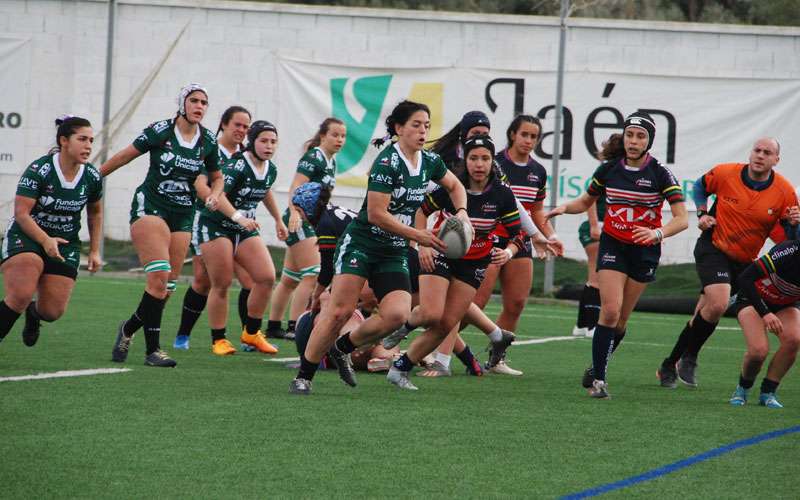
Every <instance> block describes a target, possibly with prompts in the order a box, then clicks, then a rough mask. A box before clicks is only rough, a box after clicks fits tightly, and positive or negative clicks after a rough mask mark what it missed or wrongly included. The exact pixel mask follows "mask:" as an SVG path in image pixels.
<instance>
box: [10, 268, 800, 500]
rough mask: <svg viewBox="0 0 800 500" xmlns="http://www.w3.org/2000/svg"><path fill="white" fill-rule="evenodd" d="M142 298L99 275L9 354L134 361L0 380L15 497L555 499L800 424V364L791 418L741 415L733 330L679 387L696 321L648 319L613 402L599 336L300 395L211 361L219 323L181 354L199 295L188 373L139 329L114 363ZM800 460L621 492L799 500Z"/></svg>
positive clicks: (548, 332)
mask: <svg viewBox="0 0 800 500" xmlns="http://www.w3.org/2000/svg"><path fill="white" fill-rule="evenodd" d="M142 287H143V283H142V282H141V281H138V280H124V279H109V278H102V277H81V278H80V279H79V281H78V284H77V287H76V289H75V292H74V295H73V299H72V302H71V303H70V306H69V310H68V311H67V313H66V315H65V316H64V317H63V318H62V319H61V320H59V321H57V322H55V323H52V324H45V325H44V327H43V333H42V338H41V339H40V341H39V343H38V344H37V345H36V346H35V347H34V348H26V347H25V346H23V345H22V342H21V341H20V330H21V328H22V320H20V321H19V323H18V324H17V325H16V326H15V327H14V330H13V331H12V332H11V334H9V336H8V337H7V338H6V339H5V340H4V341H3V342H2V343H0V377H7V376H12V375H24V374H32V373H38V372H54V371H57V370H66V369H71V370H74V369H86V368H114V367H125V368H130V369H131V371H130V372H127V373H122V374H112V375H98V376H91V377H76V378H64V379H51V380H32V381H24V382H0V398H2V412H0V414H2V422H3V429H4V436H3V439H2V440H0V456H2V457H3V458H2V465H1V466H0V497H2V498H4V499H11V498H156V497H158V498H161V497H163V498H323V497H333V498H343V497H355V498H387V497H400V498H454V497H459V498H555V497H559V496H562V495H567V494H570V493H574V492H578V491H581V490H583V489H586V488H591V487H595V486H599V485H602V484H605V483H608V482H613V481H617V480H621V479H625V478H627V477H630V476H633V475H636V474H640V473H643V472H646V471H648V470H651V469H654V468H657V467H660V466H663V465H666V464H669V463H672V462H675V461H678V460H681V459H685V458H688V457H690V456H692V455H695V454H698V453H702V452H704V451H708V450H710V449H713V448H716V447H719V446H722V445H725V444H729V443H732V442H734V441H737V440H739V439H743V438H747V437H751V436H755V435H758V434H761V433H764V432H767V431H772V430H777V429H784V428H788V427H791V426H794V425H797V424H798V423H800V384H798V376H797V373H796V370H794V371H792V372H790V373H789V375H788V376H787V378H786V379H785V381H784V383H783V385H782V386H781V388H780V390H779V397H780V399H781V401H782V402H783V403H784V404H785V405H786V408H785V409H783V410H768V409H766V408H763V407H759V406H757V405H756V404H752V405H748V406H746V407H744V408H733V407H731V406H729V405H728V403H727V399H728V397H729V396H730V393H731V392H732V390H733V389H734V387H735V385H736V383H737V380H738V369H739V364H740V362H741V356H742V353H743V349H744V346H743V340H742V336H741V333H740V332H739V331H738V330H737V329H735V325H736V323H735V322H734V321H732V320H730V319H724V320H723V321H722V323H721V326H722V327H723V328H722V329H720V330H718V331H717V333H716V334H715V335H714V336H713V337H712V338H711V340H710V341H709V344H708V346H707V348H706V349H705V350H704V351H703V353H702V356H701V358H700V368H699V379H700V387H699V388H698V389H696V390H690V389H688V388H686V387H683V386H681V387H679V388H678V389H675V390H669V389H663V388H661V387H659V386H658V383H657V380H656V377H655V370H656V368H657V367H658V365H659V363H660V361H661V359H662V358H664V357H665V356H666V355H667V354H668V353H669V350H670V348H671V345H672V343H673V341H674V340H675V338H676V336H677V334H678V332H679V331H680V329H681V328H682V325H683V323H684V322H685V320H686V317H684V316H675V315H663V314H645V313H634V315H633V318H632V320H631V322H630V325H629V329H628V332H629V335H628V337H627V338H626V339H625V342H624V343H623V344H622V346H621V348H620V350H619V351H618V352H617V353H616V354H615V357H614V359H613V360H612V363H611V366H610V369H609V378H608V380H609V386H610V391H611V394H612V399H611V400H608V401H598V400H592V399H590V398H588V397H587V396H586V394H585V392H584V390H583V389H582V388H581V387H580V384H579V381H580V377H581V373H582V371H583V369H584V368H585V366H586V365H587V363H588V362H589V361H590V353H591V349H590V346H591V342H590V341H589V340H586V339H579V340H572V339H570V340H566V341H557V342H556V341H554V342H548V343H542V344H535V345H520V346H512V348H511V349H510V351H509V355H508V359H509V363H510V364H511V365H512V366H514V367H516V368H518V369H521V370H523V371H524V372H525V374H524V376H522V377H519V378H514V377H508V376H499V375H488V376H485V377H482V378H474V377H468V376H466V375H464V374H463V369H462V367H461V365H460V363H459V362H458V361H457V360H455V359H454V360H453V365H452V366H453V368H454V376H453V377H450V378H446V379H422V378H420V377H415V378H414V380H413V381H414V383H415V384H417V385H418V386H419V388H420V390H419V391H418V392H415V393H412V392H403V391H400V390H398V389H396V388H395V387H393V386H390V385H389V384H388V383H387V382H386V381H385V378H384V376H382V375H380V374H366V373H359V386H358V387H357V388H355V389H351V388H349V387H347V386H345V385H344V384H342V383H341V382H340V381H339V380H338V378H337V377H336V375H335V373H333V372H321V373H319V374H318V375H317V377H316V378H315V380H314V393H313V394H312V395H311V396H310V397H298V396H291V395H289V394H288V392H287V390H288V385H289V381H290V380H291V379H292V378H293V377H294V374H295V372H294V370H290V369H287V368H285V367H284V366H283V364H282V363H276V362H270V361H267V357H266V356H264V355H260V354H254V353H237V354H236V355H235V356H232V357H227V358H218V357H215V356H212V355H211V354H210V351H209V342H210V341H209V332H208V327H207V323H206V319H205V316H204V317H203V318H201V320H200V321H199V323H198V325H197V328H196V329H195V334H194V335H193V337H192V348H191V350H190V351H188V352H181V351H175V350H173V349H172V348H171V344H172V339H173V337H174V334H175V330H176V328H177V324H178V320H179V312H180V305H181V299H182V295H183V292H184V291H185V285H181V287H180V288H179V290H178V293H177V295H176V297H174V298H173V299H172V300H171V301H170V302H169V303H168V305H167V308H166V311H165V314H164V323H163V328H162V345H163V346H164V347H165V348H166V350H167V351H168V352H170V353H171V354H172V355H173V356H174V357H175V359H177V361H178V367H177V368H175V369H161V368H149V367H145V366H143V355H144V353H143V350H144V342H143V338H141V334H138V335H137V337H136V338H135V340H134V344H133V347H132V349H131V355H130V357H129V359H128V362H127V363H125V364H124V365H118V364H115V363H112V362H111V361H110V353H111V347H112V343H113V340H114V336H115V329H116V325H117V324H118V322H119V321H120V320H122V319H124V318H125V317H126V316H127V315H129V314H130V312H131V311H132V309H133V308H134V307H135V305H136V303H137V301H138V299H139V297H140V296H141V290H142ZM231 295H232V297H231V298H232V303H233V299H235V295H236V294H235V293H232V294H231ZM487 311H489V312H490V313H492V315H494V314H496V313H497V311H498V306H497V305H496V304H494V303H493V304H490V306H489V307H488V308H487ZM575 314H576V311H575V309H574V307H567V306H558V305H554V306H543V305H530V306H528V307H527V308H526V309H525V312H524V316H523V319H522V323H521V324H520V327H519V328H518V332H517V333H518V337H519V339H520V340H526V339H532V338H538V337H552V336H564V335H569V334H570V331H571V329H572V326H573V324H574V320H575ZM234 317H235V309H234V308H231V318H232V319H231V323H232V324H235V322H236V321H235V320H234V319H233V318H234ZM237 334H238V332H237V331H235V329H234V331H232V332H230V333H229V337H236V336H237ZM465 338H466V340H467V341H468V342H469V343H470V344H471V345H472V347H473V351H475V352H478V353H479V357H480V358H481V359H483V360H485V358H486V354H485V353H484V352H483V351H482V350H483V348H484V347H485V344H486V340H485V337H483V336H482V335H481V334H479V333H478V332H476V331H474V330H472V329H469V330H467V331H466V332H465ZM235 344H237V345H238V342H235ZM278 345H279V347H280V348H281V352H280V353H279V354H278V357H293V356H296V352H295V350H294V346H293V345H291V344H289V343H288V342H285V341H279V342H278ZM774 345H775V343H774V342H773V348H774ZM759 383H760V379H759ZM753 392H755V393H757V387H756V388H755V389H754V391H753ZM751 396H752V397H753V399H757V394H755V395H751ZM799 450H800V434H792V435H788V436H784V437H781V438H778V439H775V440H772V441H768V442H764V443H761V444H757V445H755V446H751V447H748V448H743V449H740V450H737V451H734V452H732V453H728V454H725V455H722V456H720V457H717V458H715V459H712V460H710V461H707V462H703V463H699V464H697V465H694V466H691V467H689V468H686V469H682V470H680V471H678V472H676V473H673V474H670V475H667V476H663V477H661V478H659V479H656V480H653V481H649V482H645V483H640V484H638V485H634V486H631V487H629V488H626V489H622V490H618V491H616V492H613V493H611V494H609V495H607V496H608V497H610V498H653V497H663V498H667V497H681V498H748V499H749V498H796V497H797V490H796V486H795V481H796V476H797V471H798V468H797V467H798V466H797V464H798V459H800V451H799Z"/></svg>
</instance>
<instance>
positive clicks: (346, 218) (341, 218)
mask: <svg viewBox="0 0 800 500" xmlns="http://www.w3.org/2000/svg"><path fill="white" fill-rule="evenodd" d="M357 215H358V212H354V211H353V210H350V209H349V208H342V207H337V206H335V205H331V204H330V203H329V204H328V206H327V207H326V208H325V210H323V211H322V215H321V216H320V218H319V222H318V223H317V227H316V228H314V231H315V232H316V233H317V245H319V249H320V250H336V244H337V243H338V242H339V236H341V235H342V233H344V230H345V229H347V226H348V224H350V221H352V220H353V219H354V218H355V217H356V216H357Z"/></svg>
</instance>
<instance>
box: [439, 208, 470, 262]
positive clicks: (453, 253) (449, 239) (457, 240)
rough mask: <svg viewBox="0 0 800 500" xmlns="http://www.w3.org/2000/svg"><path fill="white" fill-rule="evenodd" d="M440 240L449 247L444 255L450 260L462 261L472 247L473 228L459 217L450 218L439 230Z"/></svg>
mask: <svg viewBox="0 0 800 500" xmlns="http://www.w3.org/2000/svg"><path fill="white" fill-rule="evenodd" d="M438 238H439V239H440V240H442V242H443V243H444V244H445V245H447V250H445V252H444V255H445V256H446V257H447V258H448V259H460V258H461V257H463V256H464V255H466V254H467V251H468V250H469V247H470V246H471V245H472V226H470V225H467V224H464V222H463V221H462V220H461V219H459V218H458V217H449V218H447V219H445V221H444V222H443V223H442V226H441V227H440V228H439V234H438Z"/></svg>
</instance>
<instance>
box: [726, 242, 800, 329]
mask: <svg viewBox="0 0 800 500" xmlns="http://www.w3.org/2000/svg"><path fill="white" fill-rule="evenodd" d="M751 266H755V267H756V270H757V271H758V274H757V276H758V278H757V279H756V280H755V283H754V284H755V288H753V287H752V286H745V287H743V288H741V293H745V294H746V295H747V298H748V299H750V302H751V303H752V304H754V305H756V304H758V302H759V301H760V300H763V301H765V302H768V303H770V304H776V305H786V304H794V303H795V302H797V301H798V300H800V241H798V240H788V241H785V242H783V243H780V244H778V245H775V246H774V247H772V248H771V249H770V251H769V252H767V253H766V254H764V255H763V256H762V257H761V258H760V259H758V260H757V261H755V262H754V263H752V264H751ZM748 270H749V269H748ZM748 270H746V271H748ZM746 271H745V272H743V273H742V275H743V278H744V275H745V273H746ZM747 285H750V284H749V283H748V284H747ZM748 292H749V293H748ZM753 292H755V293H757V296H750V295H755V294H754V293H753ZM756 309H757V310H758V309H759V307H758V306H756ZM765 309H766V307H764V308H763V309H762V310H761V311H759V312H760V313H762V315H763V314H766V312H765V311H764V310H765Z"/></svg>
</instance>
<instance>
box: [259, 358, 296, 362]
mask: <svg viewBox="0 0 800 500" xmlns="http://www.w3.org/2000/svg"><path fill="white" fill-rule="evenodd" d="M264 361H270V362H272V363H291V362H292V361H300V358H299V357H297V358H264Z"/></svg>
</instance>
